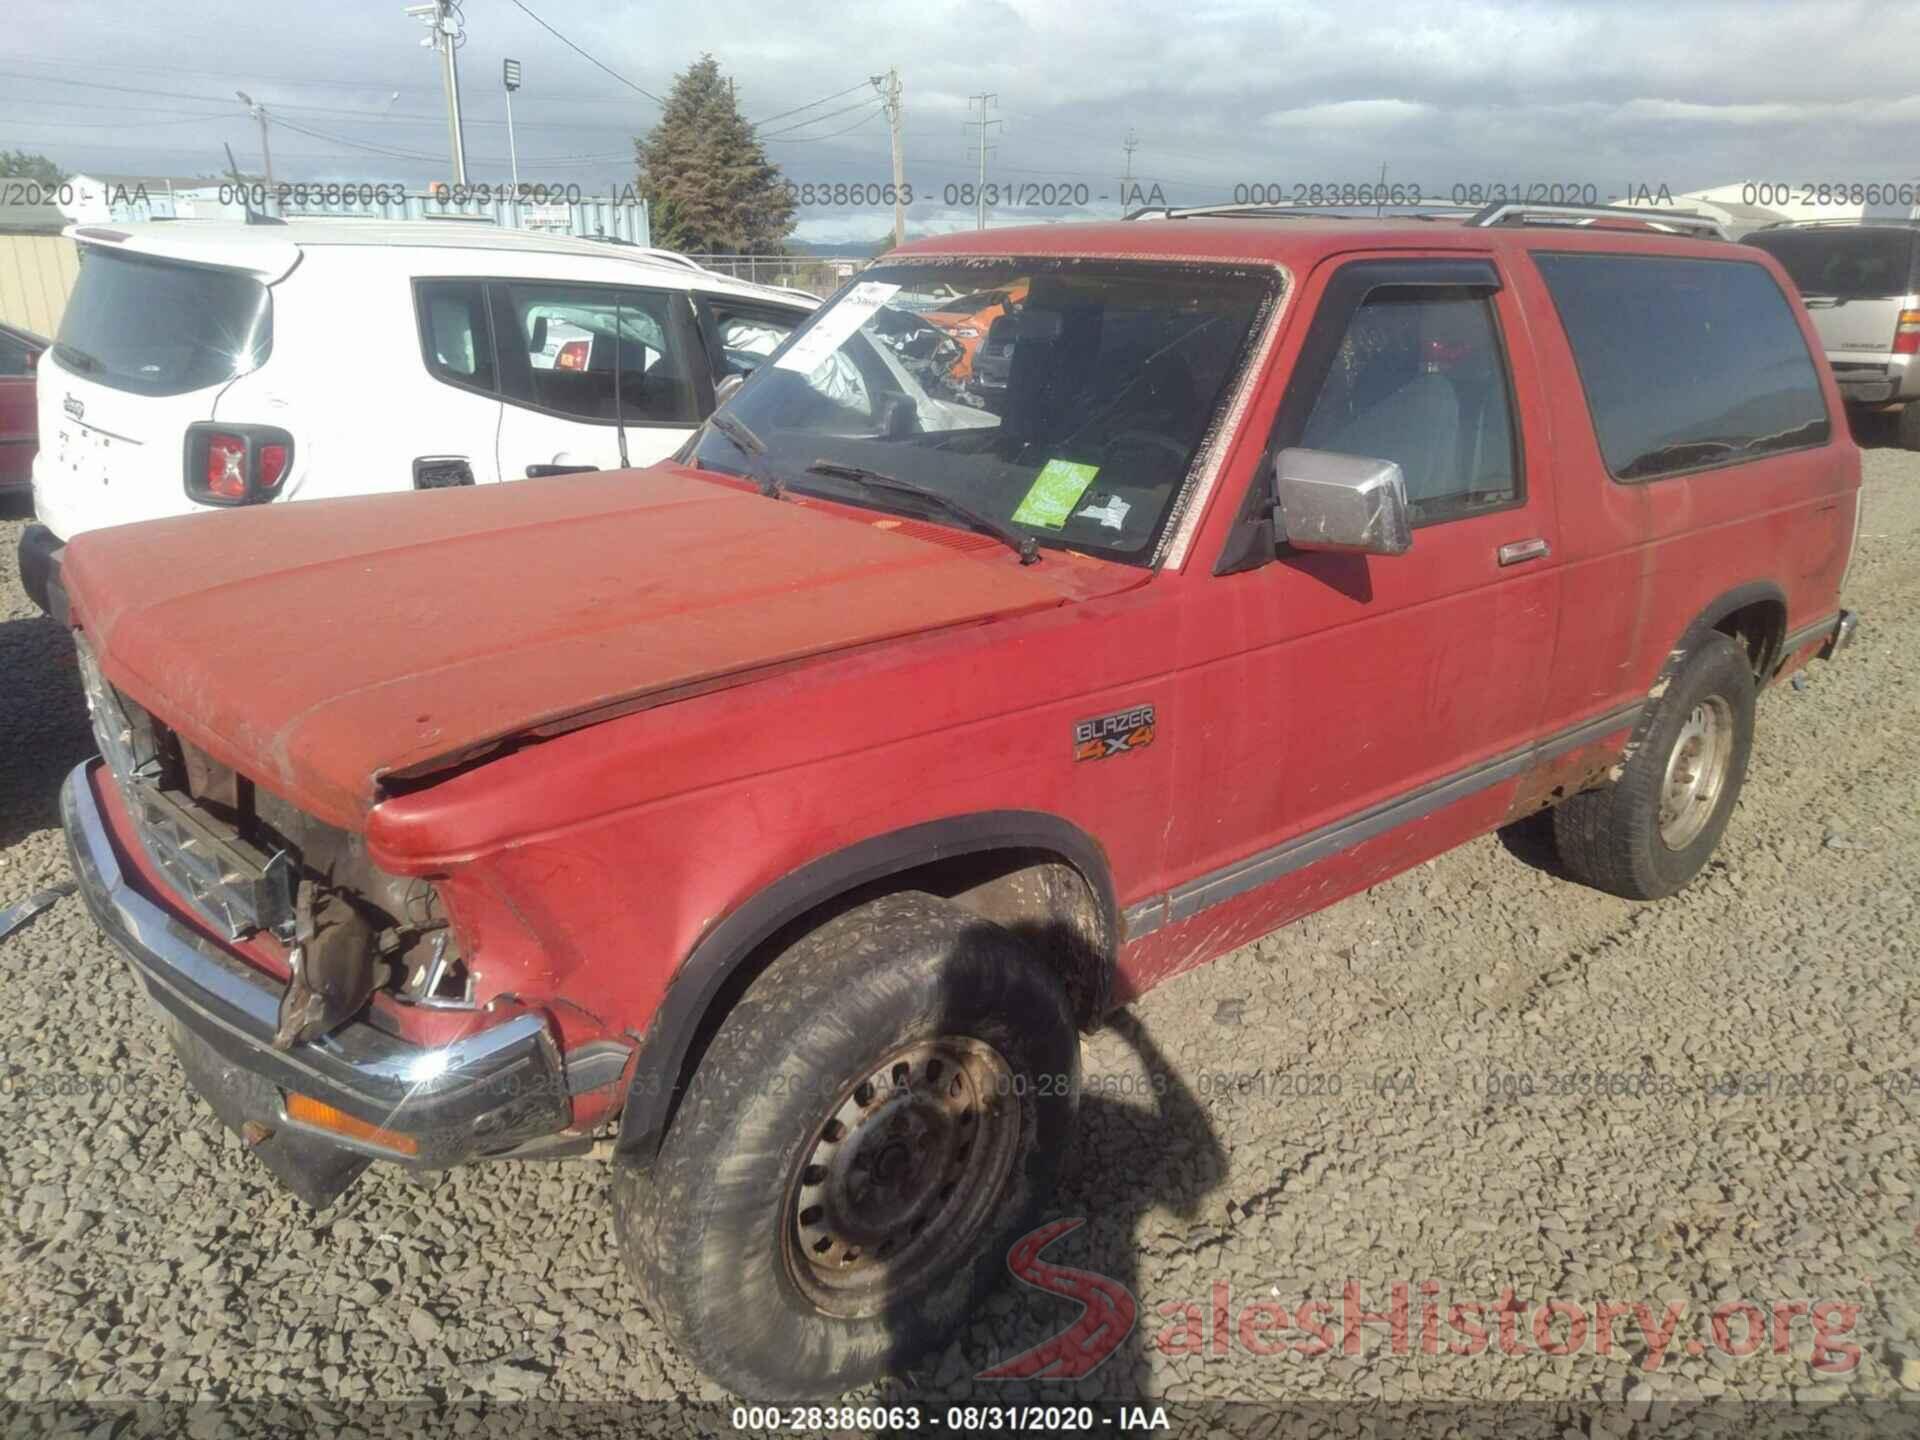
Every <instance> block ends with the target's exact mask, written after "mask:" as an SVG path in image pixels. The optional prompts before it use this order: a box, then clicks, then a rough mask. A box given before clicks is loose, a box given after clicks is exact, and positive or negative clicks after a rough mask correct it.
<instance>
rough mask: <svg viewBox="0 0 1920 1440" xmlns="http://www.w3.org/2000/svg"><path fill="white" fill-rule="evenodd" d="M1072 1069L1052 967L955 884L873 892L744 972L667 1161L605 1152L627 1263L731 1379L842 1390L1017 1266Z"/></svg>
mask: <svg viewBox="0 0 1920 1440" xmlns="http://www.w3.org/2000/svg"><path fill="white" fill-rule="evenodd" d="M1079 1090H1080V1045H1079V1037H1078V1035H1077V1033H1076V1031H1075V1027H1074V1021H1073V1014H1072V1011H1071V1009H1070V1007H1069V1005H1068V1001H1067V996H1066V992H1065V990H1064V988H1063V987H1062V985H1061V983H1060V980H1059V978H1058V977H1057V976H1055V975H1054V974H1053V973H1052V972H1051V971H1049V970H1048V969H1047V968H1045V967H1044V966H1043V965H1041V964H1040V963H1038V962H1037V961H1036V959H1035V958H1034V957H1033V956H1032V955H1031V954H1030V953H1029V952H1028V951H1027V950H1026V949H1025V947H1023V946H1022V945H1021V944H1020V942H1019V941H1017V940H1016V939H1015V938H1014V937H1013V936H1012V935H1011V934H1009V933H1008V932H1007V931H1006V930H1003V929H1001V928H1000V927H999V926H996V925H992V924H989V923H987V922H985V921H983V920H980V919H979V918H977V917H975V916H973V915H971V914H969V913H968V912H966V911H964V910H961V909H960V908H959V907H957V906H955V905H952V904H949V903H948V902H946V901H944V900H940V899H937V898H935V897H933V896H930V895H923V894H917V893H916V894H901V895H891V896H886V897H883V898H881V899H879V900H875V901H873V902H871V903H869V904H866V905H863V906H860V907H858V908H857V909H854V910H851V911H848V912H847V913H846V914H844V915H841V916H839V917H837V918H835V919H833V920H831V921H829V922H828V923H827V924H825V925H823V926H822V927H821V928H820V929H818V930H816V931H814V932H812V933H811V934H809V935H807V936H806V937H804V938H803V939H801V940H800V941H798V942H797V943H796V944H794V945H793V946H792V947H791V948H790V949H789V950H787V951H786V952H785V953H784V954H782V955H780V956H779V957H778V958H777V959H776V960H775V961H774V962H773V964H772V965H771V966H769V967H768V969H767V970H766V971H765V972H764V973H763V974H762V975H760V976H759V978H757V979H756V980H755V981H754V982H753V984H752V985H751V986H749V987H748V989H747V991H746V993H745V994H744V995H743V996H742V997H741V1000H740V1002H739V1004H738V1005H736V1006H735V1007H734V1009H733V1011H732V1012H731V1013H730V1014H729V1015H728V1016H727V1018H726V1020H725V1022H724V1023H723V1024H722V1025H721V1027H720V1029H719V1031H718V1032H717V1033H716V1034H715V1036H714V1039H713V1042H712V1044H711V1045H710V1046H709V1047H708V1049H707V1052H706V1054H705V1056H704V1057H703V1058H702V1060H701V1062H700V1065H699V1069H698V1071H697V1072H696V1073H695V1075H694V1078H693V1080H692V1082H691V1083H690V1085H689V1087H688V1090H687V1093H686V1095H685V1097H684V1098H683V1099H682V1101H681V1104H680V1108H679V1111H678V1113H677V1114H676V1116H675V1117H674V1121H673V1125H672V1128H671V1129H670V1130H669V1131H668V1134H667V1137H666V1139H665V1141H664V1142H663V1143H662V1146H661V1150H660V1153H659V1155H658V1156H657V1158H656V1159H655V1160H654V1162H653V1164H652V1165H651V1166H649V1167H647V1168H644V1169H642V1168H639V1167H635V1166H623V1167H621V1168H619V1169H617V1170H616V1171H615V1175H614V1181H613V1191H614V1218H615V1227H616V1230H617V1232H618V1235H619V1239H620V1245H621V1250H622V1253H623V1254H624V1256H625V1258H626V1261H627V1266H628V1269H629V1270H630V1272H631V1273H632V1275H633V1277H634V1280H635V1282H636V1284H637V1285H638V1286H639V1289H640V1292H641V1295H642V1296H643V1298H644V1301H645V1304H646V1307H647V1309H648V1310H649V1311H650V1312H651V1314H652V1316H653V1318H654V1319H655V1321H656V1322H657V1323H658V1324H660V1326H661V1327H662V1328H663V1329H664V1330H666V1332H667V1333H668V1334H669V1335H670V1336H671V1337H672V1339H673V1340H674V1342H675V1343H676V1344H677V1345H678V1346H679V1347H680V1348H681V1349H682V1350H683V1351H684V1352H686V1353H687V1354H688V1355H689V1356H690V1357H691V1358H692V1359H693V1360H694V1361H695V1363H697V1364H698V1365H699V1366H700V1368H701V1369H702V1370H704V1371H705V1372H706V1373H707V1374H708V1375H710V1376H712V1377H713V1378H714V1379H715V1380H717V1381H718V1382H719V1383H721V1384H722V1385H725V1386H726V1387H727V1388H729V1389H731V1390H733V1391H735V1392H736V1393H738V1394H741V1395H744V1396H747V1397H749V1398H753V1399H769V1400H789V1399H792V1400H801V1399H815V1398H824V1397H828V1396H833V1395H838V1394H841V1393H843V1392H845V1391H846V1390H848V1389H851V1388H852V1387H854V1386H856V1385H859V1384H861V1383H863V1382H865V1381H868V1380H871V1379H874V1378H875V1377H877V1376H879V1375H881V1374H884V1373H887V1372H889V1371H897V1370H899V1369H901V1368H903V1367H905V1366H907V1365H910V1364H911V1363H912V1362H913V1361H914V1360H915V1359H916V1358H918V1357H919V1356H921V1355H923V1354H925V1353H926V1352H927V1351H928V1350H930V1349H932V1348H933V1347H935V1346H938V1345H940V1344H943V1343H945V1342H946V1341H947V1340H949V1339H950V1338H951V1336H952V1334H953V1332H954V1331H955V1330H956V1329H957V1328H958V1327H959V1326H960V1325H962V1324H963V1323H964V1322H965V1321H966V1319H967V1318H968V1316H969V1315H970V1314H971V1313H972V1312H973V1308H974V1306H975V1305H976V1303H977V1302H978V1301H979V1300H980V1299H981V1298H982V1296H983V1295H984V1294H985V1292H986V1291H987V1290H988V1289H989V1288H991V1287H992V1286H993V1285H995V1284H997V1283H998V1282H999V1280H1000V1279H1002V1278H1003V1277H1004V1275H1005V1273H1006V1267H1005V1259H1006V1254H1007V1250H1008V1247H1009V1246H1010V1245H1011V1244H1012V1242H1013V1241H1014V1240H1015V1239H1017V1238H1018V1237H1019V1236H1020V1235H1022V1234H1024V1233H1025V1232H1026V1231H1027V1230H1029V1229H1031V1228H1032V1222H1033V1220H1034V1217H1035V1216H1036V1215H1037V1213H1038V1211H1039V1209H1040V1207H1041V1206H1042V1205H1043V1204H1044V1203H1045V1201H1046V1200H1047V1198H1048V1196H1049V1195H1050V1194H1051V1193H1052V1189H1053V1183H1054V1179H1055V1175H1056V1172H1057V1170H1058V1167H1059V1163H1060V1160H1061V1157H1062V1155H1063V1154H1064V1152H1065V1150H1066V1148H1067V1145H1068V1143H1069V1142H1070V1138H1071V1135H1072V1130H1073V1123H1074V1116H1075V1111H1076V1108H1077V1105H1078V1100H1079Z"/></svg>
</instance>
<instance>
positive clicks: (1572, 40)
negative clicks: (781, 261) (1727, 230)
mask: <svg viewBox="0 0 1920 1440" xmlns="http://www.w3.org/2000/svg"><path fill="white" fill-rule="evenodd" d="M7 7H8V11H9V18H8V24H7V30H8V32H9V33H8V37H7V38H8V44H7V45H6V46H5V47H4V49H0V149H11V148H16V147H17V148H23V149H27V150H31V151H43V152H45V153H47V154H49V155H51V156H53V157H54V159H55V160H57V161H58V162H59V163H60V164H61V165H62V166H64V167H65V168H67V169H69V170H75V171H86V172H94V173H97V172H100V171H113V172H120V173H144V174H174V175H196V174H214V173H217V172H218V171H219V170H220V169H221V168H223V167H224V157H223V154H222V151H221V144H222V142H225V143H227V144H230V145H231V146H232V147H233V150H234V153H235V155H236V156H237V157H238V158H239V160H240V163H241V164H242V165H243V166H245V167H248V168H257V166H258V163H259V137H258V132H257V130H256V129H255V127H254V125H253V122H252V121H251V120H249V119H248V118H247V115H246V112H245V109H244V107H243V106H242V105H241V104H240V102H239V101H238V100H237V99H235V98H234V92H235V91H236V90H245V91H247V92H248V93H249V94H251V95H252V96H253V97H254V98H255V99H256V100H259V101H261V102H263V103H264V104H265V105H266V106H267V108H268V110H269V111H270V112H271V113H272V114H273V116H274V124H275V128H274V131H273V149H274V169H275V174H276V178H277V179H280V180H296V179H303V180H331V179H353V180H360V179H375V180H387V181H404V182H408V183H409V184H419V183H424V182H427V181H431V180H439V179H445V178H448V176H449V169H448V166H447V163H446V159H445V156H446V153H447V139H446V123H445V114H444V109H443V107H442V100H441V89H440V79H439V69H438V60H437V57H436V56H435V55H434V54H433V53H432V52H431V51H429V50H425V49H422V48H420V45H419V41H420V38H421V37H422V35H423V34H424V31H423V30H422V28H421V26H420V25H419V24H418V23H417V22H416V21H414V20H411V19H409V18H408V17H407V16H406V15H405V14H403V13H402V12H403V3H402V0H327V3H324V4H319V5H293V4H286V3H261V0H141V3H140V4H138V5H131V4H124V3H116V4H112V5H92V6H81V5H75V4H73V3H72V0H7ZM462 8H463V11H464V16H465V22H466V28H467V33H468V41H467V43H466V45H465V46H464V48H463V49H462V50H461V52H460V55H461V76H462V84H463V87H464V100H465V113H466V119H467V152H468V174H469V179H470V180H472V181H476V182H477V181H481V180H491V181H499V182H504V181H505V180H506V179H507V175H508V165H507V136H506V124H505V119H506V110H505V103H504V96H503V92H502V89H501V83H500V62H501V60H502V58H503V57H507V56H512V57H515V58H517V59H519V60H520V61H521V62H522V64H523V65H524V67H525V88H524V89H523V90H522V91H521V92H520V94H519V95H518V96H517V97H516V101H515V106H514V119H515V123H516V134H517V140H518V147H517V148H518V152H519V156H520V175H521V179H522V180H523V181H530V182H532V181H545V182H549V183H567V184H578V185H580V186H582V187H583V188H584V189H586V190H588V191H589V192H598V193H605V192H606V191H607V190H608V189H610V188H612V187H617V186H619V185H622V184H625V183H628V182H630V181H631V179H632V173H633V172H632V166H631V162H630V160H629V158H628V157H629V156H630V154H631V141H632V137H633V136H634V135H635V134H636V133H642V132H644V131H645V130H646V129H647V128H648V127H649V126H650V125H651V124H652V123H653V121H654V119H655V118H656V117H657V115H658V113H659V107H658V105H657V104H656V103H655V102H654V101H653V100H651V99H649V98H647V96H646V95H644V94H642V93H640V92H642V91H646V92H651V93H652V94H653V95H662V94H664V93H665V92H666V91H667V89H668V87H669V86H670V85H671V83H672V78H673V75H674V73H675V72H676V71H677V70H679V69H681V68H683V67H684V66H685V65H687V64H688V63H689V62H691V61H692V60H694V59H697V58H698V57H699V56H700V55H701V53H703V52H711V53H712V54H713V55H714V56H715V58H716V59H717V60H718V61H719V62H720V65H721V67H722V69H723V70H724V71H725V72H726V73H728V74H729V75H731V76H732V77H733V78H734V81H735V84H736V86H737V93H738V96H739V100H740V105H741V108H742V110H743V111H744V112H745V114H746V115H747V117H748V118H749V119H751V120H755V121H759V122H764V123H762V124H761V133H762V135H763V137H764V138H765V139H766V142H767V149H768V152H769V154H770V155H772V156H773V157H774V158H775V159H776V160H777V161H778V162H779V163H780V164H781V165H782V166H783V167H784V168H785V169H786V171H787V173H788V174H789V175H790V176H791V177H792V178H793V179H795V180H796V181H800V182H809V181H810V182H816V183H817V182H822V181H825V182H829V183H831V182H853V183H868V182H885V181H886V180H887V179H889V178H890V160H889V152H888V144H887V127H886V123H885V120H884V118H883V116H882V115H881V113H880V108H879V104H878V101H877V96H876V95H875V93H874V92H873V90H872V88H871V87H870V86H869V85H868V84H867V80H868V77H869V76H871V75H873V74H876V73H879V72H882V71H885V70H887V69H888V68H890V67H897V68H898V70H899V73H900V78H901V82H902V85H903V100H904V116H905V120H904V128H905V142H906V156H907V177H908V180H909V182H910V183H911V184H912V186H913V188H914V190H915V192H916V194H917V195H918V196H921V197H924V198H921V199H919V200H917V202H916V203H915V205H914V206H913V208H912V209H911V210H910V211H909V214H908V225H909V229H910V230H914V231H920V230H926V229H941V228H948V227H950V226H952V225H955V224H961V223H971V215H970V214H967V213H963V212H962V210H961V209H960V208H959V207H957V206H953V205H948V204H946V203H944V201H945V198H946V195H947V187H948V186H949V185H956V184H959V183H962V182H965V181H968V180H970V179H972V178H973V177H974V176H975V174H976V173H977V167H976V162H975V160H974V158H973V155H972V151H971V145H970V136H971V134H972V132H971V131H969V130H968V129H966V127H965V121H966V120H967V118H968V114H969V107H968V96H969V95H971V94H976V93H980V92H993V93H994V94H995V95H996V96H997V104H996V108H995V109H994V110H993V111H992V112H991V113H992V116H993V118H996V119H998V120H1000V121H1001V122H1002V123H1001V124H1000V125H999V126H998V127H996V128H995V130H994V132H993V133H992V134H991V136H990V143H992V144H993V145H994V146H996V147H997V148H995V149H994V150H993V152H992V153H991V155H990V157H989V165H988V169H989V175H990V177H991V178H993V179H995V180H997V181H999V182H1001V183H1013V184H1016V185H1019V186H1022V187H1026V186H1049V185H1050V186H1053V187H1055V188H1054V191H1053V194H1052V196H1051V197H1049V196H1048V195H1047V194H1046V192H1045V191H1041V192H1040V193H1039V194H1037V195H1029V196H1028V197H1026V198H1032V199H1046V198H1052V199H1054V200H1055V202H1056V203H1054V204H1053V205H1051V206H1045V205H1041V206H1036V207H1034V208H1004V209H1002V210H1000V211H999V212H998V213H997V215H996V217H995V218H996V220H997V221H1004V222H1005V223H1015V222H1020V221H1029V220H1034V219H1041V218H1060V217H1065V216H1070V215H1080V214H1093V215H1113V214H1117V213H1119V212H1120V210H1121V205H1122V195H1121V188H1120V178H1119V177H1120V175H1121V173H1122V168H1123V165H1124V164H1125V153H1124V150H1123V142H1124V141H1125V139H1126V138H1127V136H1128V134H1129V132H1131V133H1132V134H1133V136H1134V138H1135V140H1136V142H1137V143H1136V148H1135V149H1134V151H1133V156H1132V171H1133V174H1134V176H1135V177H1136V178H1137V182H1138V184H1139V185H1140V186H1141V187H1142V190H1143V191H1145V190H1148V189H1149V188H1150V187H1153V186H1156V185H1157V186H1158V187H1159V194H1160V196H1164V197H1165V198H1166V199H1167V200H1168V201H1170V202H1171V203H1175V204H1194V203H1209V202H1216V201H1223V200H1228V199H1231V198H1233V197H1234V193H1235V187H1236V186H1242V185H1248V184H1255V183H1268V184H1280V185H1284V186H1286V187H1287V188H1288V190H1289V191H1290V190H1291V187H1292V186H1293V185H1295V184H1302V183H1304V184H1311V183H1315V182H1320V183H1356V182H1363V181H1372V180H1377V179H1378V178H1379V176H1380V173H1381V167H1382V166H1383V165H1384V166H1385V167H1386V174H1387V178H1388V179H1389V181H1392V182H1399V183H1409V184H1417V185H1419V186H1420V187H1421V190H1422V193H1423V194H1424V195H1426V196H1428V197H1434V196H1438V197H1439V198H1441V199H1446V198H1448V197H1449V196H1450V194H1451V192H1452V187H1454V186H1456V185H1472V184H1475V183H1479V184H1482V185H1485V184H1489V183H1499V182H1505V183H1508V184H1515V183H1520V184H1527V185H1535V184H1552V183H1556V182H1559V183H1576V184H1581V185H1587V184H1591V185H1593V186H1596V187H1597V189H1598V194H1599V195H1600V197H1601V198H1602V199H1606V198H1609V197H1615V196H1620V195H1623V194H1625V193H1626V192H1627V190H1628V187H1630V186H1642V185H1644V186H1648V187H1658V186H1660V185H1663V184H1664V185H1666V186H1668V187H1670V188H1671V189H1672V190H1674V191H1676V192H1678V191H1682V190H1687V189H1697V188H1701V187H1705V186H1714V185H1724V184H1728V183H1730V182H1740V181H1746V180H1772V181H1784V182H1788V183H1792V184H1799V183H1802V182H1816V183H1817V182H1820V181H1856V180H1858V181H1889V180H1891V181H1901V180H1905V181H1914V180H1916V179H1920V143H1916V137H1920V68H1916V66H1915V64H1914V40H1915V37H1916V34H1920V28H1916V26H1915V24H1914V4H1913V0H1803V3H1768V0H1731V3H1722V0H1480V3H1459V4H1448V3H1445V0H1426V3H1419V4H1402V3H1398V0H1380V3H1374V4H1353V3H1346V4H1326V5H1321V4H1291V3H1282V4H1272V5H1266V6H1259V7H1254V6H1242V5H1233V4H1226V5H1222V4H1211V3H1205V0H1203V3H1199V4H1175V5H1167V4H1153V5H1140V6H1112V5H1101V4H1098V3H1085V0H1042V3H1028V0H1016V3H1007V0H967V3H958V4H945V3H939V0H932V3H929V0H909V3H904V4H899V3H896V4H890V5H881V4H871V3H867V0H836V3H834V4H832V5H830V6H829V5H818V6H813V7H809V6H805V5H799V4H794V3H791V0H786V3H762V0H733V3H730V4H725V5H718V4H715V5H699V6H689V5H679V6H667V5H663V4H660V3H657V0H648V3H635V0H523V3H516V0H464V3H463V6H462ZM535 16H537V17H538V20H536V19H535V18H534V17H535ZM539 21H544V22H545V24H546V26H548V27H551V30H549V29H548V28H543V26H542V25H541V24H540V23H539ZM553 31H557V32H559V36H564V37H565V40H566V41H570V42H572V45H573V46H576V47H578V51H584V52H586V55H585V56H583V55H582V54H580V53H578V51H576V50H575V49H573V48H569V46H568V44H566V43H563V40H562V39H561V38H559V36H556V35H555V34H554V33H552V32H553ZM587 56H591V57H592V59H589V58H586V57H587ZM595 60H597V61H599V62H600V64H601V65H604V66H605V67H606V68H605V69H602V68H599V66H596V64H595V63H593V62H594V61H595ZM609 71H611V72H613V73H611V74H610V73H608V72H609ZM630 87H637V88H630ZM801 107H807V108H801ZM1083 184H1084V185H1085V186H1086V187H1087V188H1086V190H1085V192H1084V203H1075V202H1078V201H1079V200H1080V198H1081V197H1080V195H1079V194H1078V193H1075V192H1072V191H1069V192H1067V195H1066V198H1067V200H1068V201H1069V203H1068V204H1066V205H1065V206H1063V205H1061V204H1060V203H1058V202H1059V199H1060V198H1061V192H1060V191H1059V188H1058V187H1060V186H1062V185H1067V186H1078V185H1083ZM1153 198H1156V199H1157V198H1159V196H1155V197H1153ZM890 220H891V216H890V212H883V211H882V210H880V209H878V208H875V209H869V210H865V211H854V210H848V209H846V208H844V207H835V206H833V205H831V204H826V205H815V206H812V207H808V208H805V209H803V210H802V212H801V222H802V223H801V227H800V230H799V232H798V237H799V238H801V239H806V240H813V241H833V242H837V241H842V240H845V241H848V242H853V241H860V242H868V241H871V240H872V239H874V238H876V237H877V236H879V235H880V234H882V233H883V232H884V231H885V230H886V228H887V226H888V225H889V224H890Z"/></svg>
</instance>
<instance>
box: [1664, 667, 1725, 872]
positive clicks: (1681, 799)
mask: <svg viewBox="0 0 1920 1440" xmlns="http://www.w3.org/2000/svg"><path fill="white" fill-rule="evenodd" d="M1732 762H1733V708H1732V707H1731V706H1730V705H1728V704H1727V702H1726V701H1725V700H1723V699H1721V698H1720V697H1719V696H1718V695H1709V696H1708V697H1707V698H1706V699H1704V700H1702V701H1701V702H1700V703H1699V704H1698V705H1695V706H1694V707H1693V710H1692V713H1690V714H1689V715H1688V716H1687V720H1686V723H1685V724H1684V725H1682V726H1681V727H1680V733H1679V734H1678V735H1677V736H1675V737H1674V742H1673V749H1672V751H1671V752H1670V753H1669V754H1668V756H1667V770H1666V774H1665V776H1664V777H1663V778H1662V780H1661V782H1660V839H1661V842H1662V843H1663V844H1665V845H1666V847H1667V848H1668V849H1669V850H1684V849H1686V848H1687V846H1689V845H1691V844H1692V843H1693V842H1694V841H1695V840H1697V839H1699V838H1700V832H1701V831H1702V830H1705V829H1706V828H1707V822H1708V821H1709V820H1711V819H1712V818H1713V812H1714V811H1715V810H1717V809H1718V808H1719V806H1720V796H1721V795H1722V793H1724V792H1725V790H1726V788H1727V772H1728V770H1729V769H1731V768H1732Z"/></svg>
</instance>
